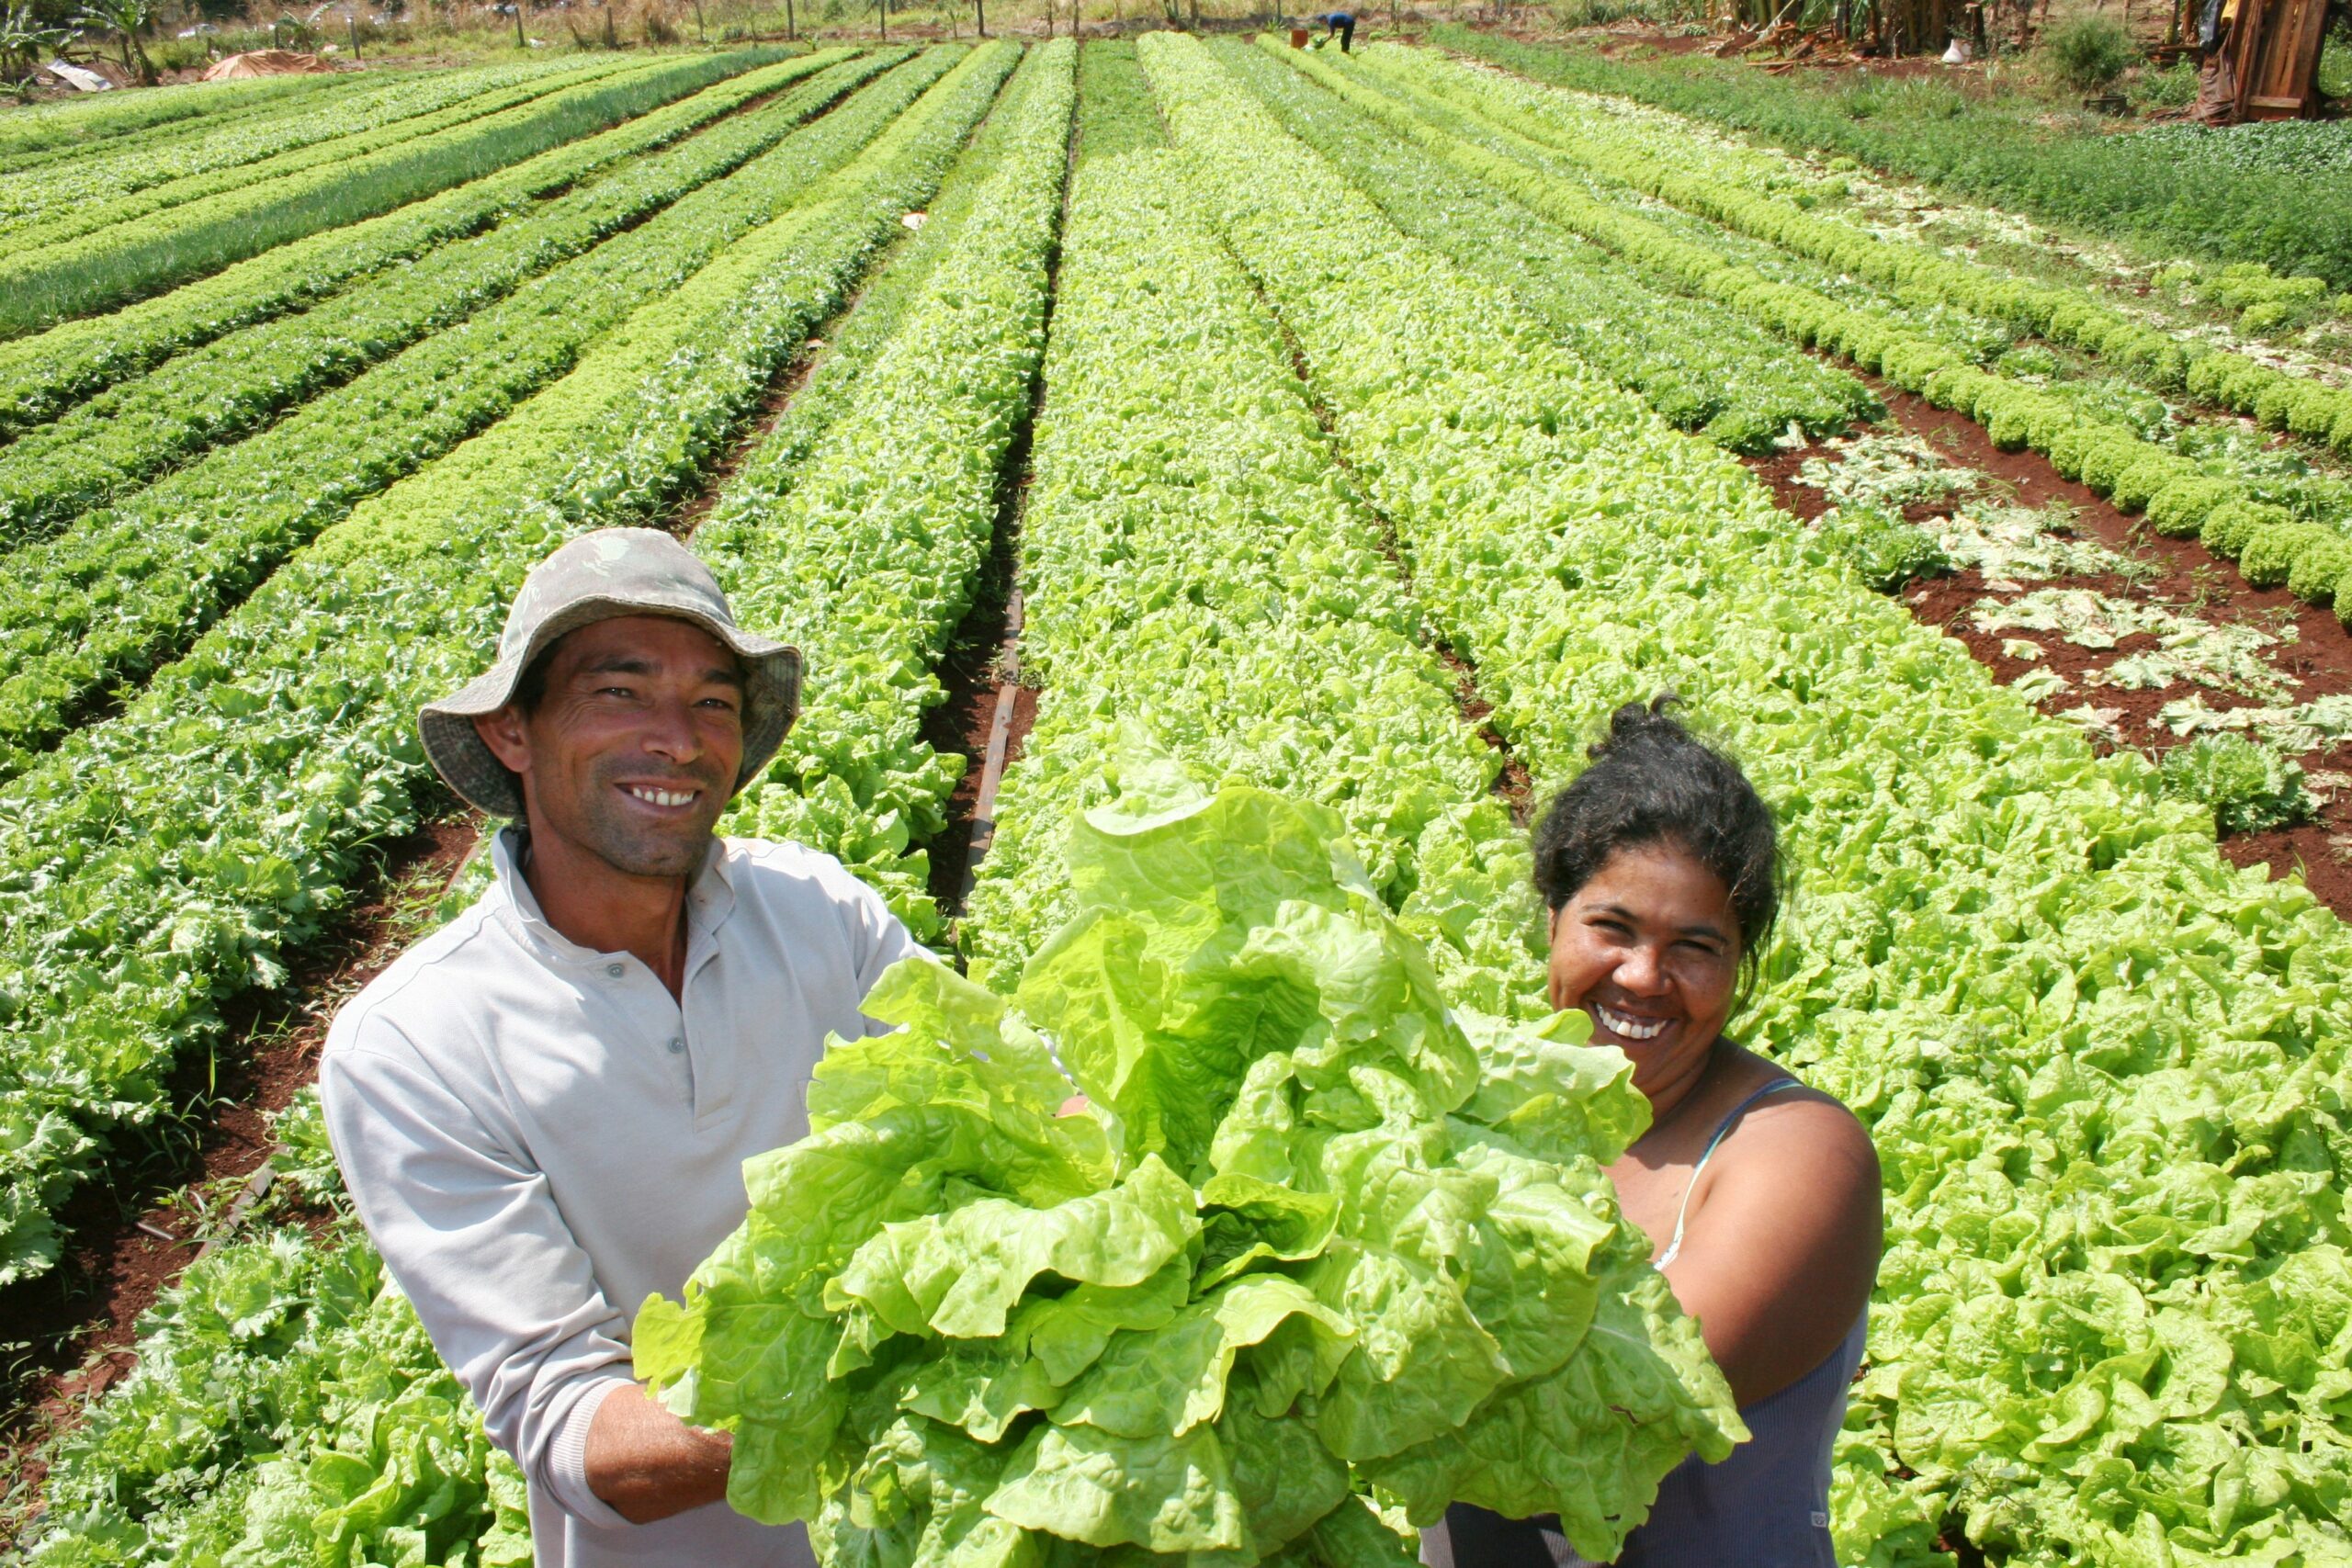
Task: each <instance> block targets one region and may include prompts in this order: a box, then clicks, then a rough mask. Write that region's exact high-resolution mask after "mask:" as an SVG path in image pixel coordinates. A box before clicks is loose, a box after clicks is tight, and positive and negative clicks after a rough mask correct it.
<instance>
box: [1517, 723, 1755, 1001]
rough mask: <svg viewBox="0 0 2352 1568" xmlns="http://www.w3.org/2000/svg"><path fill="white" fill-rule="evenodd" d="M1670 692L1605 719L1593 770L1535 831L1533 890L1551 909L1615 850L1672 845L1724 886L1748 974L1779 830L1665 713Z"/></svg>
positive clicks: (1733, 775)
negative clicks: (1604, 732)
mask: <svg viewBox="0 0 2352 1568" xmlns="http://www.w3.org/2000/svg"><path fill="white" fill-rule="evenodd" d="M1679 700H1680V699H1679V698H1678V697H1676V696H1675V695H1674V694H1673V693H1671V692H1668V693H1667V694H1664V695H1662V696H1660V697H1659V698H1658V699H1657V701H1655V702H1653V703H1650V704H1649V705H1646V706H1645V705H1642V704H1640V703H1628V704H1626V705H1624V706H1623V707H1621V708H1619V709H1618V710H1617V711H1616V712H1615V713H1613V714H1611V716H1610V717H1609V733H1608V735H1607V736H1606V737H1604V738H1603V739H1601V740H1600V741H1599V742H1598V743H1597V744H1595V745H1594V746H1593V747H1592V749H1591V751H1590V753H1589V754H1590V756H1591V758H1592V765H1591V766H1590V767H1589V768H1587V769H1585V771H1584V772H1583V773H1580V774H1578V775H1577V781H1576V782H1575V783H1574V784H1570V785H1568V787H1567V788H1566V789H1564V790H1562V791H1561V792H1560V793H1559V794H1558V795H1555V796H1554V797H1553V800H1552V804H1551V806H1550V807H1548V808H1547V809H1546V810H1545V811H1544V820H1543V823H1542V824H1541V825H1540V826H1539V827H1537V829H1535V889H1536V891H1537V892H1539V893H1541V894H1542V895H1543V896H1544V908H1547V909H1550V910H1552V911H1553V912H1554V913H1555V914H1556V913H1557V912H1558V911H1559V910H1560V909H1561V908H1563V907H1564V906H1566V903H1567V901H1568V900H1569V899H1571V898H1573V897H1576V896H1577V892H1578V890H1579V889H1581V888H1582V887H1583V886H1584V885H1585V884H1586V883H1588V882H1589V881H1591V880H1592V879H1593V877H1594V876H1595V875H1596V874H1598V873H1599V872H1600V868H1601V867H1602V866H1603V865H1604V864H1606V863H1608V860H1609V857H1610V856H1611V855H1613V854H1615V853H1616V852H1618V851H1620V850H1631V849H1640V848H1643V847H1644V846H1645V845H1650V844H1672V845H1674V846H1676V847H1677V848H1679V849H1681V850H1683V851H1685V852H1688V853H1689V854H1691V856H1692V857H1693V858H1695V859H1696V860H1697V861H1698V862H1699V863H1700V864H1702V865H1703V866H1705V867H1706V868H1707V869H1708V870H1709V871H1712V872H1713V873H1714V874H1715V875H1716V877H1717V878H1718V879H1719V880H1720V881H1721V882H1722V883H1723V885H1724V886H1725V887H1727V888H1729V889H1730V890H1731V908H1732V914H1733V916H1734V917H1735V918H1736V919H1737V920H1738V921H1739V948H1740V962H1741V964H1742V966H1743V967H1745V968H1746V969H1747V971H1748V973H1749V974H1750V975H1751V976H1753V974H1754V973H1755V965H1756V964H1757V961H1758V958H1759V957H1760V956H1761V954H1762V953H1763V951H1764V944H1765V943H1766V942H1767V941H1769V940H1770V937H1771V934H1772V923H1773V921H1774V920H1775V919H1778V917H1779V915H1780V912H1781V870H1780V833H1779V830H1778V829H1776V828H1775V827H1774V825H1773V822H1772V808H1771V807H1769V806H1767V805H1765V804H1764V797H1763V796H1762V795H1758V794H1757V793H1756V786H1755V785H1754V784H1749V783H1748V782H1747V774H1746V773H1741V772H1740V771H1739V764H1738V763H1736V762H1735V761H1732V760H1731V759H1730V758H1728V757H1726V756H1724V754H1723V753H1722V752H1720V751H1718V750H1715V749H1714V748H1713V747H1712V746H1709V745H1708V744H1707V743H1706V742H1704V741H1702V740H1701V739H1697V738H1696V737H1695V736H1693V735H1692V734H1691V732H1690V731H1689V730H1687V729H1685V728H1682V726H1681V724H1680V723H1679V722H1678V721H1677V720H1676V719H1675V718H1674V717H1673V716H1672V715H1670V714H1668V712H1667V711H1666V710H1667V709H1668V706H1670V705H1674V704H1675V703H1677V702H1679Z"/></svg>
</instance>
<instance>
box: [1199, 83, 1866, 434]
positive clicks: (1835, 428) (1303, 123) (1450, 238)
mask: <svg viewBox="0 0 2352 1568" xmlns="http://www.w3.org/2000/svg"><path fill="white" fill-rule="evenodd" d="M1261 41H1262V42H1265V43H1267V44H1268V45H1269V46H1270V47H1271V48H1272V50H1273V51H1274V52H1275V53H1279V54H1280V55H1282V56H1284V57H1286V58H1288V59H1290V60H1292V61H1293V62H1296V63H1297V64H1298V65H1299V67H1300V69H1301V70H1302V71H1304V72H1306V74H1307V75H1308V76H1311V77H1313V78H1314V79H1315V80H1317V81H1318V82H1324V83H1326V84H1327V85H1328V84H1329V83H1330V82H1332V81H1334V80H1338V79H1340V78H1339V77H1338V75H1337V73H1336V71H1335V70H1334V68H1333V67H1330V66H1329V65H1326V64H1324V63H1323V59H1322V56H1321V55H1320V54H1309V53H1308V52H1306V51H1303V50H1298V51H1295V50H1291V49H1289V48H1287V47H1286V46H1284V45H1283V44H1282V43H1280V42H1279V41H1277V40H1275V39H1272V38H1271V37H1268V38H1266V39H1261ZM1224 58H1225V60H1226V62H1227V66H1228V68H1230V69H1231V70H1232V71H1233V72H1234V73H1236V74H1237V75H1239V76H1240V77H1241V78H1242V79H1243V80H1244V81H1246V82H1248V83H1249V84H1250V87H1251V88H1252V89H1253V90H1254V91H1255V92H1257V93H1258V95H1259V96H1261V98H1263V99H1265V101H1266V103H1267V104H1268V106H1269V107H1272V109H1273V110H1274V112H1275V113H1276V114H1277V115H1279V116H1280V117H1281V118H1282V120H1283V124H1284V125H1286V126H1288V127H1289V128H1290V130H1292V132H1293V133H1294V134H1295V135H1297V136H1298V137H1300V138H1301V140H1303V141H1306V143H1307V144H1308V145H1309V146H1311V147H1313V148H1315V149H1316V150H1317V152H1321V153H1322V154H1323V155H1324V156H1325V157H1327V158H1329V159H1330V160H1331V162H1332V163H1333V164H1335V165H1336V166H1337V167H1338V168H1339V169H1340V172H1341V173H1343V174H1345V175H1348V177H1349V179H1350V181H1351V183H1352V184H1354V185H1355V186H1356V187H1357V188H1358V189H1360V190H1362V191H1363V193H1364V194H1365V195H1367V196H1369V197H1372V198H1373V200H1374V201H1375V202H1377V203H1378V204H1379V205H1380V208H1381V210H1382V211H1384V212H1385V213H1386V214H1387V215H1388V217H1389V220H1391V221H1392V222H1394V223H1396V225H1397V227H1398V228H1400V229H1402V230H1403V231H1405V232H1407V233H1408V234H1410V235H1412V236H1413V237H1414V238H1415V239H1418V240H1419V241H1421V242H1422V243H1425V244H1429V245H1432V246H1434V247H1436V248H1437V249H1438V250H1439V251H1441V252H1442V253H1443V254H1445V255H1446V256H1448V257H1449V258H1450V259H1452V260H1453V262H1454V263H1455V264H1456V265H1461V266H1464V267H1468V268H1470V269H1471V270H1473V271H1476V272H1482V273H1484V274H1486V275H1487V276H1489V277H1491V278H1493V279H1495V280H1496V281H1497V282H1498V283H1500V284H1502V285H1503V286H1504V287H1505V288H1509V289H1510V291H1511V292H1512V293H1513V294H1514V295H1515V296H1517V297H1518V298H1519V299H1520V300H1521V302H1523V303H1524V304H1526V305H1527V307H1528V308H1529V309H1530V310H1532V311H1533V312H1534V313H1535V314H1537V315H1539V316H1541V317H1542V318H1543V319H1544V321H1546V322H1547V323H1549V324H1550V326H1551V327H1552V329H1553V331H1554V332H1555V333H1557V334H1558V335H1559V337H1560V339H1561V341H1562V342H1563V343H1564V344H1566V345H1567V347H1568V348H1569V349H1570V350H1571V351H1572V352H1573V353H1575V354H1576V355H1578V356H1579V357H1580V358H1582V359H1584V360H1586V361H1587V362H1588V363H1589V364H1592V365H1596V366H1599V367H1600V368H1602V369H1604V370H1606V371H1608V372H1609V373H1610V375H1611V376H1612V377H1614V378H1616V379H1617V380H1618V381H1619V382H1620V383H1622V384H1623V385H1624V386H1627V387H1631V388H1632V389H1634V390H1635V391H1637V392H1639V393H1641V394H1642V396H1643V397H1645V398H1646V399H1648V400H1649V402H1650V406H1652V407H1653V408H1655V409H1657V411H1658V412H1660V413H1662V414H1664V415H1665V416H1666V417H1667V418H1668V420H1670V421H1672V422H1673V423H1676V424H1678V425H1679V426H1681V427H1682V428H1684V429H1686V430H1702V431H1703V432H1704V433H1705V434H1707V435H1708V436H1709V437H1710V438H1711V439H1713V440H1714V441H1715V442H1717V443H1719V444H1720V445H1722V446H1728V447H1730V448H1731V449H1733V450H1734V451H1740V452H1755V451H1762V450H1767V449H1769V448H1770V444H1771V443H1772V441H1773V440H1774V438H1776V437H1777V436H1779V435H1781V434H1782V433H1783V432H1785V431H1786V430H1787V429H1788V427H1789V425H1790V424H1792V423H1794V424H1796V425H1797V426H1799V427H1800V428H1801V429H1803V430H1804V431H1805V432H1806V433H1807V434H1814V435H1826V434H1835V433H1838V432H1840V431H1843V430H1845V429H1846V428H1847V427H1848V426H1849V425H1850V424H1852V423H1854V422H1855V421H1856V420H1858V419H1871V418H1875V417H1877V416H1878V415H1879V414H1880V413H1882V412H1884V411H1883V409H1882V408H1881V407H1880V405H1879V401H1878V400H1877V399H1876V398H1875V397H1873V396H1872V395H1871V392H1870V390H1869V389H1868V388H1866V387H1864V386H1863V385H1862V384H1861V383H1860V381H1857V380H1856V379H1854V378H1853V377H1851V376H1849V375H1847V374H1846V373H1844V372H1843V371H1840V370H1837V369H1834V368H1832V367H1829V366H1826V365H1824V364H1822V363H1821V362H1819V361H1818V360H1815V359H1812V358H1809V357H1807V356H1806V355H1804V354H1802V353H1799V352H1797V351H1795V350H1793V349H1792V348H1790V347H1789V346H1787V345H1786V344H1782V343H1780V342H1777V341H1775V340H1774V339H1773V338H1772V337H1771V336H1770V334H1769V333H1766V332H1764V331H1763V330H1762V329H1760V328H1758V327H1757V326H1756V325H1754V324H1753V323H1752V322H1750V321H1747V320H1746V319H1744V318H1742V317H1741V316H1739V315H1738V314H1736V312H1734V311H1732V310H1726V309H1724V307H1722V306H1720V305H1717V304H1715V303H1714V302H1713V301H1712V300H1707V299H1695V300H1694V299H1689V298H1687V297H1683V296H1679V295H1676V294H1673V293H1669V292H1666V291H1663V290H1661V289H1658V288H1652V287H1651V286H1650V285H1649V284H1648V283H1646V282H1645V281H1644V280H1643V278H1642V277H1641V276H1639V275H1638V274H1637V273H1636V272H1635V271H1634V267H1633V266H1632V265H1629V264H1627V263H1626V262H1624V261H1622V260H1620V259H1619V258H1617V257H1616V256H1614V255H1613V254H1611V253H1609V252H1608V251H1606V250H1604V249H1602V248H1600V247H1599V246H1597V245H1593V244H1590V243H1586V242H1584V241H1581V240H1579V239H1577V238H1576V237H1575V236H1573V235H1571V234H1569V233H1567V232H1566V231H1563V230H1561V229H1559V228H1557V227H1555V226H1553V225H1550V224H1530V223H1529V222H1528V221H1527V220H1526V212H1525V209H1522V208H1521V207H1519V206H1518V205H1517V204H1516V203H1514V202H1512V201H1511V200H1510V198H1509V197H1506V196H1504V195H1503V194H1502V193H1501V192H1499V191H1497V190H1495V189H1494V188H1493V187H1491V186H1487V185H1485V184H1482V183H1481V182H1479V181H1478V180H1476V179H1475V178H1473V177H1471V176H1470V175H1467V174H1466V173H1464V172H1462V171H1459V170H1456V169H1453V168H1449V167H1447V166H1446V165H1444V164H1431V163H1430V161H1429V160H1428V159H1427V158H1426V157H1423V156H1420V155H1418V154H1416V153H1415V152H1412V151H1411V150H1410V148H1409V146H1408V145H1405V144H1400V143H1398V142H1397V140H1396V138H1395V137H1394V136H1393V135H1391V134H1389V133H1387V132H1385V131H1384V130H1381V129H1380V128H1379V127H1378V125H1377V123H1376V122H1374V120H1372V119H1371V118H1369V117H1367V116H1365V115H1363V113H1361V112H1360V111H1357V110H1355V109H1352V108H1351V107H1348V106H1347V105H1346V104H1345V103H1343V102H1340V101H1339V100H1337V99H1335V98H1334V97H1333V96H1331V95H1329V94H1328V93H1319V92H1317V91H1316V90H1315V89H1314V88H1313V87H1311V86H1309V85H1307V84H1306V82H1304V81H1302V80H1301V79H1300V78H1299V76H1298V75H1296V74H1295V73H1291V72H1287V71H1283V70H1281V69H1279V68H1278V67H1277V66H1276V65H1275V63H1274V61H1273V59H1272V57H1271V56H1270V55H1268V54H1266V53H1262V52H1261V51H1254V50H1250V49H1248V48H1247V47H1246V46H1245V45H1243V44H1241V43H1240V42H1238V40H1237V41H1233V42H1231V43H1229V44H1228V45H1227V46H1226V51H1225V56H1224Z"/></svg>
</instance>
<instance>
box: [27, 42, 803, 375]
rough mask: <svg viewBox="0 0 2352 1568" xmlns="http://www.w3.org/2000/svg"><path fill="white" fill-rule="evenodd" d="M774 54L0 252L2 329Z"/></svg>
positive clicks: (576, 90) (279, 236) (150, 283)
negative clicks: (32, 247) (36, 246)
mask: <svg viewBox="0 0 2352 1568" xmlns="http://www.w3.org/2000/svg"><path fill="white" fill-rule="evenodd" d="M774 58H775V54H774V53H773V52H772V51H759V50H753V51H741V52H738V53H733V54H725V55H716V56H698V57H695V58H690V59H685V60H675V61H666V62H662V63H659V64H656V65H653V66H650V67H649V68H646V69H642V70H637V71H631V72H627V73H622V74H620V75H619V76H618V77H617V78H616V79H613V80H597V81H590V82H586V83H582V85H579V86H576V87H571V88H567V89H565V90H563V91H561V92H558V93H554V94H551V95H549V96H547V97H545V98H540V99H537V100H534V101H532V102H530V103H526V104H523V105H520V106H518V107H515V108H510V109H506V110H503V112H501V113H498V114H494V115H491V116H489V117H487V118H483V119H480V120H476V121H472V122H470V123H468V124H465V125H461V126H456V127H452V128H451V129H449V130H443V131H441V132H439V133H437V134H435V135H432V136H428V137H424V138H422V139H420V140H417V141H407V142H402V143H401V144H400V145H398V146H394V147H387V148H385V149H383V150H381V151H379V152H373V153H369V154H368V155H367V156H364V157H360V158H355V159H353V160H351V161H350V162H349V163H347V164H346V163H333V164H325V165H323V166H321V167H318V168H313V169H309V170H305V171H304V172H302V173H300V174H297V175H288V176H287V177H286V178H284V179H281V180H267V181H264V182H262V183H260V184H258V185H253V186H242V187H240V188H238V189H235V190H230V191H223V192H221V193H220V194H219V195H217V196H213V197H207V198H205V199H203V200H200V201H192V202H189V203H187V204H186V205H185V206H182V207H177V208H175V209H172V210H171V211H169V212H168V213H164V214H161V215H158V216H156V217H154V218H153V219H152V220H148V221H146V222H142V223H136V224H122V225H118V226H116V227H114V228H111V229H106V230H101V231H98V232H96V233H94V234H87V235H85V236H83V237H82V238H80V239H78V240H73V241H69V242H67V243H64V244H62V245H51V246H45V247H43V248H41V249H40V250H38V251H28V252H21V253H17V254H11V255H9V256H8V257H7V258H6V261H5V262H0V336H14V335H17V334H18V333H25V332H28V331H31V330H34V329H37V328H40V327H43V326H47V325H50V324H52V323H54V322H56V321H61V320H62V319H64V318H65V317H67V316H73V315H79V314H83V313H85V312H87V311H90V310H98V309H100V308H103V307H106V306H110V305H114V304H117V303H119V302H121V301H124V300H126V299H135V298H137V297H140V296H141V295H146V294H152V293H154V292H156V291H157V290H159V289H162V288H169V287H170V286H172V285H173V284H175V283H179V282H181V281H184V280H185V279H187V278H190V277H194V276H199V275H201V274H204V273H208V272H212V271H215V270H217V269H218V268H220V267H222V266H225V265H229V264H230V263H232V262H239V261H243V260H244V259H245V258H246V257H248V256H254V255H258V254H261V253H263V252H265V251H267V250H269V249H271V248H272V247H274V246H277V245H281V244H284V243H287V242H288V241H289V240H299V239H300V238H302V237H303V236H305V235H309V234H315V233H317V232H319V231H321V230H323V229H333V228H335V227H338V226H340V225H342V224H345V223H350V222H353V221H356V220H359V219H363V218H372V217H374V216H376V215H377V214H378V213H380V212H384V211H387V210H389V209H392V208H395V207H400V206H402V205H405V204H406V203H408V202H412V201H414V200H416V199H417V198H419V197H426V196H431V195H433V194H435V192H438V191H443V190H447V188H449V187H450V186H456V185H462V184H464V183H465V182H466V181H468V180H471V179H475V178H478V177H480V176H481V175H485V174H488V173H489V172H490V171H492V170H493V169H499V168H503V167H505V166H506V165H508V164H514V163H516V162H518V161H520V160H521V159H524V158H527V157H530V156H531V155H532V154H534V153H537V152H545V151H547V150H548V148H550V147H557V146H560V145H562V144H563V143H564V142H566V141H572V140H574V139H575V138H577V137H580V136H582V135H585V134H587V133H588V132H590V131H592V130H603V129H605V127H607V126H610V125H612V124H614V123H616V122H617V121H619V120H622V119H626V118H629V117H630V116H632V115H635V114H639V113H642V112H643V111H644V110H646V109H648V108H651V107H654V106H656V105H658V104H662V103H666V102H668V101H669V100H670V99H672V98H675V97H678V96H681V95H683V94H684V93H687V92H691V91H693V90H694V89H695V88H697V87H702V86H706V85H708V84H710V83H712V82H715V81H718V80H719V79H720V78H722V77H725V76H731V75H734V74H736V73H739V72H741V71H746V70H749V69H751V68H752V67H753V66H754V65H758V64H761V63H763V62H767V61H770V60H773V59H774Z"/></svg>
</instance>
